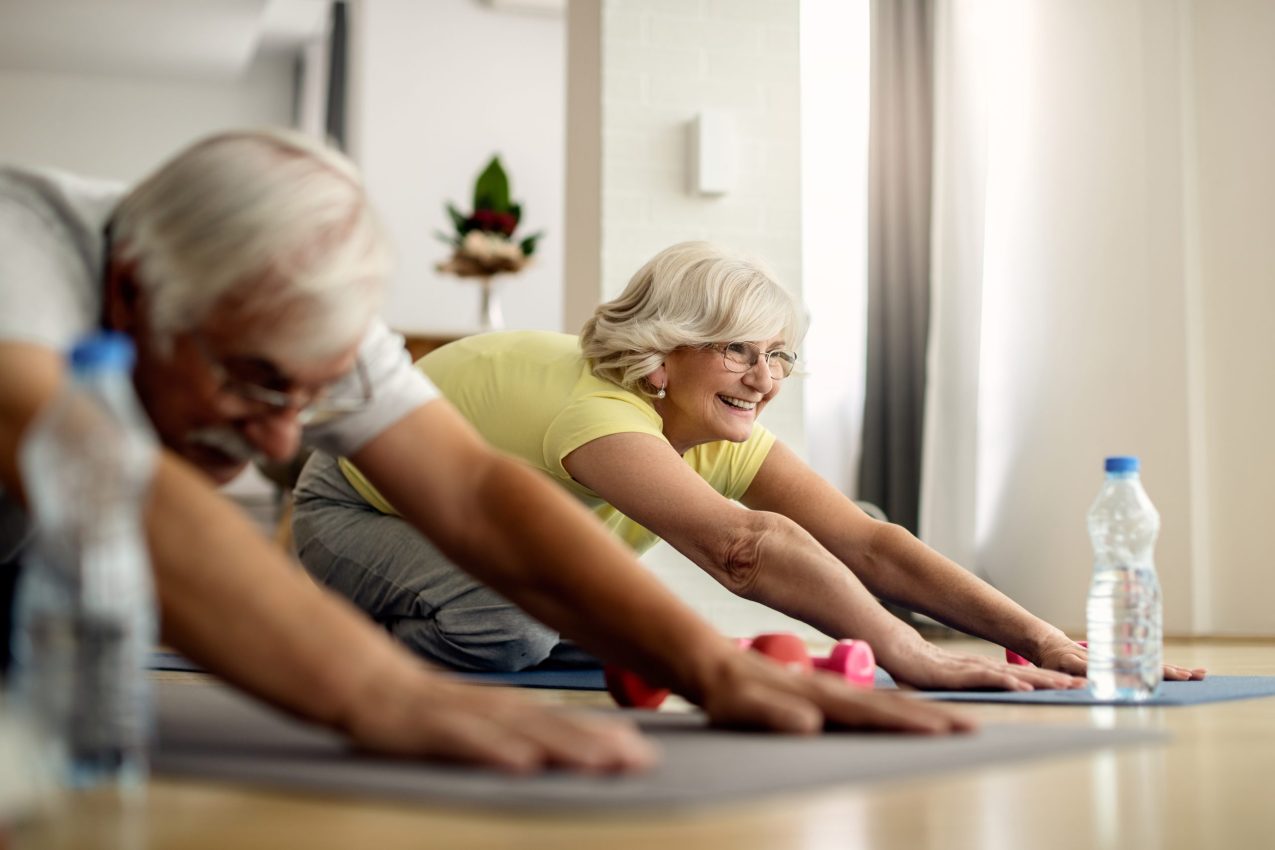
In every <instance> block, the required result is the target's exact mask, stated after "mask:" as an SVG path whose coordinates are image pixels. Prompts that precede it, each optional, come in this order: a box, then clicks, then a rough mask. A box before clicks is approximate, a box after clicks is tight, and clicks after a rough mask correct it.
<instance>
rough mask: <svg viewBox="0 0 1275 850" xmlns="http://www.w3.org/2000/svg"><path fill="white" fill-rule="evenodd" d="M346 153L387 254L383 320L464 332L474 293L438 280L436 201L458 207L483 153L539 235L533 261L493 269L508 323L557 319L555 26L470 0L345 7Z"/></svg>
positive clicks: (560, 59)
mask: <svg viewBox="0 0 1275 850" xmlns="http://www.w3.org/2000/svg"><path fill="white" fill-rule="evenodd" d="M354 21H355V31H356V41H355V43H354V45H353V54H354V56H353V63H354V66H355V67H354V68H353V69H352V80H351V100H352V102H351V104H350V106H351V109H350V118H351V127H350V130H351V152H352V154H353V155H354V157H355V159H356V160H358V162H359V163H360V165H361V166H362V168H363V171H364V174H365V176H366V179H367V186H368V191H369V192H370V194H371V197H372V200H373V203H375V204H376V207H377V209H378V210H379V211H380V213H381V216H382V217H383V219H384V220H385V222H386V223H387V226H388V228H389V230H390V233H391V235H392V237H393V240H394V244H395V249H396V252H397V255H398V270H397V273H396V275H395V277H394V281H393V286H392V288H391V292H390V297H389V300H388V302H387V303H386V306H385V310H384V315H385V317H386V318H387V320H388V321H389V322H390V324H391V325H392V326H393V327H395V328H398V329H400V330H407V331H424V332H455V333H462V332H466V331H473V330H475V329H476V328H477V325H478V288H477V286H476V285H474V284H473V283H470V282H465V281H461V280H459V279H457V278H455V277H449V276H445V275H440V274H438V273H437V272H435V271H434V265H435V263H437V262H439V261H440V260H444V259H446V257H447V256H448V254H449V248H448V247H447V246H446V245H445V244H443V243H442V242H440V241H439V240H438V239H436V238H435V237H434V231H435V230H449V229H450V227H449V223H448V220H447V215H446V213H445V212H444V206H443V205H444V203H445V202H446V201H448V200H450V201H453V202H454V203H455V204H456V205H457V207H458V208H460V209H461V210H462V211H464V212H468V211H469V210H470V209H471V205H472V197H473V188H474V179H475V178H476V177H477V176H478V173H479V172H480V171H481V170H482V169H483V167H484V166H485V165H486V164H487V160H488V159H489V158H490V157H491V155H492V154H494V153H499V154H500V155H501V160H502V162H503V163H504V165H505V169H506V171H507V172H508V173H509V177H510V181H511V186H512V190H513V197H514V199H515V200H517V201H521V202H522V204H523V216H524V217H523V225H522V226H521V227H520V228H519V234H522V233H523V231H524V229H525V230H526V232H527V233H531V232H534V231H536V230H544V231H545V232H546V235H545V237H544V238H543V239H542V240H541V241H540V243H539V246H538V249H537V253H536V260H535V262H534V264H533V265H531V266H530V267H529V268H527V269H525V270H524V271H522V272H521V273H519V274H517V275H514V276H504V277H503V278H499V280H503V281H504V283H503V284H502V286H503V304H504V314H505V320H506V324H507V326H508V327H510V328H545V329H552V330H558V329H561V327H562V319H561V303H562V245H563V238H564V225H563V221H562V215H563V212H562V210H563V193H564V188H563V147H564V141H563V132H564V131H563V115H564V103H565V90H564V86H565V83H564V68H565V61H566V57H565V36H566V31H565V24H564V19H563V18H562V17H560V16H558V17H555V16H538V15H527V14H517V13H509V12H497V11H494V10H492V9H491V8H490V7H488V6H485V5H482V4H480V3H478V2H476V0H429V2H419V0H371V2H363V3H360V4H359V5H358V6H357V7H356V9H355V17H354Z"/></svg>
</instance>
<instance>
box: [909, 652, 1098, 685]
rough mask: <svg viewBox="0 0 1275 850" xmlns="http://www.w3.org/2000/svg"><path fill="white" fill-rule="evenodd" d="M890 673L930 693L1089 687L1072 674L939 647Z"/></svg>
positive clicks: (910, 660) (912, 659)
mask: <svg viewBox="0 0 1275 850" xmlns="http://www.w3.org/2000/svg"><path fill="white" fill-rule="evenodd" d="M890 673H891V674H892V675H894V677H895V678H896V679H898V680H899V681H902V682H906V683H907V684H910V685H913V686H915V687H918V688H924V689H926V690H976V689H993V690H1006V691H1030V690H1038V689H1041V690H1043V689H1049V690H1054V689H1059V690H1066V689H1071V688H1080V687H1084V685H1085V680H1084V679H1082V678H1079V677H1077V676H1073V675H1071V674H1070V673H1064V672H1060V671H1057V670H1047V669H1044V668H1040V667H1027V666H1023V665H1018V664H1007V663H1005V662H1003V661H1000V660H997V659H992V658H984V657H982V656H979V655H966V654H964V653H958V652H950V651H948V650H943V649H939V648H937V647H932V648H931V649H930V650H929V651H928V652H926V653H925V654H924V655H923V656H917V657H915V658H911V659H908V660H907V663H905V664H904V665H902V669H898V670H893V669H892V670H890Z"/></svg>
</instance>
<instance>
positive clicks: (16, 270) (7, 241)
mask: <svg viewBox="0 0 1275 850" xmlns="http://www.w3.org/2000/svg"><path fill="white" fill-rule="evenodd" d="M95 285H97V281H94V280H91V279H89V270H88V269H87V268H86V267H85V261H84V258H83V257H82V256H81V254H80V252H79V251H78V250H77V248H76V246H75V245H74V244H73V243H70V242H69V241H68V239H67V236H66V234H65V233H64V232H61V230H60V228H59V226H58V223H57V222H56V221H51V220H49V219H48V218H46V217H45V216H44V215H42V214H41V212H40V211H39V210H37V209H34V208H32V207H31V206H28V205H26V204H24V203H22V202H21V201H20V199H18V198H15V197H13V196H12V195H6V194H5V193H3V192H0V339H4V340H6V341H10V342H30V343H36V344H38V345H44V346H48V347H49V348H53V349H56V350H58V351H64V350H66V349H68V348H70V346H71V344H72V343H73V342H74V341H75V340H76V338H77V337H79V336H80V335H81V334H82V333H84V331H85V329H86V328H88V327H92V326H93V325H95V324H96V322H97V316H96V312H97V310H98V305H99V304H100V299H99V298H97V297H95V295H96V293H95V292H94V291H93V287H94V286H95Z"/></svg>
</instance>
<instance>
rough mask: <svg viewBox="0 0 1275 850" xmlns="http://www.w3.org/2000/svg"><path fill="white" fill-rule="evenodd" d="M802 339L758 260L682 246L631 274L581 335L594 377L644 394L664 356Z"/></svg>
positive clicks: (788, 298)
mask: <svg viewBox="0 0 1275 850" xmlns="http://www.w3.org/2000/svg"><path fill="white" fill-rule="evenodd" d="M776 335H778V336H782V337H783V340H784V342H785V344H786V345H788V346H789V347H791V348H796V347H797V346H798V345H799V344H800V343H801V338H802V337H803V336H804V335H805V316H804V314H803V312H802V309H801V306H800V305H799V303H798V302H797V300H796V299H795V298H793V296H792V294H791V293H789V292H788V290H786V289H784V287H783V286H781V285H780V284H779V281H778V280H777V279H776V277H775V275H774V274H773V273H772V272H771V271H770V269H769V268H767V267H766V265H765V264H764V263H762V262H761V260H758V259H756V258H754V257H748V256H745V255H743V254H737V253H734V252H733V251H730V250H728V249H726V248H722V247H720V246H718V245H714V244H712V243H709V242H680V243H678V244H676V245H673V246H671V247H668V248H665V249H664V250H663V251H661V252H660V253H658V254H656V255H655V256H654V257H652V258H651V259H650V260H648V261H647V263H646V265H644V266H642V268H640V269H638V270H637V273H636V274H634V275H633V277H632V279H630V280H629V284H628V286H626V287H625V288H624V291H623V292H621V293H620V295H619V297H617V298H615V299H613V300H611V301H608V302H606V303H605V304H602V305H600V306H599V307H598V308H597V309H596V310H595V311H594V313H593V317H592V318H591V319H589V320H588V321H587V322H585V324H584V327H583V329H581V331H580V349H581V351H582V352H583V353H584V356H585V357H586V358H587V359H588V360H589V361H591V363H592V366H593V373H594V374H595V375H597V376H598V377H600V378H604V379H606V380H608V381H612V382H614V383H616V384H619V385H620V386H622V387H624V388H626V389H629V390H636V391H639V392H641V391H643V382H644V381H645V379H646V377H647V376H648V375H650V374H651V373H652V372H654V371H655V370H656V369H658V368H659V367H660V365H661V364H662V363H663V362H664V358H665V357H666V356H667V355H668V354H669V352H671V351H673V350H675V349H678V348H683V347H686V346H691V347H694V346H703V345H710V344H713V343H723V342H760V341H762V340H767V339H770V338H771V337H773V336H776Z"/></svg>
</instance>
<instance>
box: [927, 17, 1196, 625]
mask: <svg viewBox="0 0 1275 850" xmlns="http://www.w3.org/2000/svg"><path fill="white" fill-rule="evenodd" d="M938 5H939V9H940V19H939V22H938V30H937V42H936V98H937V107H936V139H935V148H936V153H935V203H934V214H933V215H934V219H933V220H934V229H933V234H934V235H933V239H934V244H933V253H934V273H933V286H934V291H933V298H934V304H933V313H932V319H931V337H930V362H929V385H928V396H927V422H926V439H925V466H924V474H923V480H922V511H921V535H922V537H923V538H924V539H925V540H927V542H929V543H930V544H931V545H934V546H936V547H937V548H939V549H940V550H942V551H944V552H946V553H948V554H949V555H951V556H953V557H954V558H956V559H957V560H958V561H959V562H961V563H963V564H965V565H966V566H967V567H969V568H971V569H973V570H975V571H976V572H979V573H981V574H983V575H984V576H986V577H987V578H988V579H990V580H991V581H992V582H993V583H995V584H996V585H998V586H999V587H1001V588H1002V589H1003V590H1005V591H1006V592H1007V593H1009V594H1010V595H1011V596H1013V597H1015V598H1017V599H1019V600H1020V601H1021V602H1023V603H1024V604H1026V605H1027V606H1028V607H1029V608H1031V609H1032V610H1034V611H1036V612H1038V613H1040V614H1041V615H1042V616H1045V617H1046V618H1048V619H1051V620H1053V621H1054V622H1056V623H1058V624H1059V625H1061V626H1063V627H1065V628H1071V629H1078V628H1079V627H1081V626H1082V625H1083V622H1084V614H1083V606H1084V597H1085V593H1086V588H1087V585H1088V577H1089V572H1090V555H1089V550H1088V540H1087V537H1086V533H1085V525H1084V519H1085V513H1086V511H1087V508H1088V504H1089V501H1090V500H1091V499H1092V497H1093V495H1094V493H1096V492H1097V489H1098V485H1099V483H1100V481H1101V475H1102V472H1101V462H1102V458H1103V457H1104V456H1105V455H1108V454H1117V453H1127V454H1136V455H1140V456H1141V457H1142V459H1143V464H1144V480H1145V481H1146V483H1147V486H1148V490H1149V491H1150V493H1151V495H1152V498H1153V499H1154V500H1155V502H1156V504H1157V506H1158V507H1159V508H1160V511H1161V514H1162V517H1163V519H1164V530H1163V533H1162V536H1161V545H1160V547H1159V550H1158V561H1159V564H1158V565H1159V567H1160V571H1161V578H1162V581H1163V583H1164V585H1165V598H1166V624H1167V625H1168V626H1169V628H1170V629H1176V630H1181V629H1183V628H1184V627H1186V626H1187V625H1188V623H1189V622H1191V621H1192V606H1193V604H1195V603H1196V602H1197V601H1198V600H1192V598H1191V582H1190V575H1189V570H1190V557H1189V555H1190V551H1189V550H1190V547H1191V543H1192V540H1191V537H1192V531H1191V529H1192V526H1193V523H1194V521H1195V516H1194V510H1195V509H1194V507H1193V505H1192V502H1191V498H1190V494H1191V477H1192V463H1191V458H1192V451H1193V444H1192V442H1191V439H1190V434H1189V426H1190V412H1191V409H1192V406H1193V405H1198V403H1199V401H1198V394H1199V388H1198V386H1197V385H1196V384H1195V383H1194V382H1193V380H1192V376H1191V370H1190V369H1189V368H1188V367H1189V357H1190V355H1191V342H1190V334H1189V327H1188V321H1189V314H1188V305H1189V304H1190V303H1191V301H1192V299H1193V297H1194V294H1193V292H1192V289H1191V287H1192V286H1193V283H1192V281H1193V280H1194V276H1193V274H1192V268H1191V263H1192V252H1191V248H1190V244H1191V239H1192V230H1191V227H1190V221H1191V219H1192V216H1193V215H1194V207H1195V200H1194V196H1193V188H1192V187H1193V183H1192V181H1193V174H1194V161H1193V160H1192V159H1191V156H1190V153H1191V139H1192V138H1193V129H1192V125H1191V122H1192V120H1193V112H1192V102H1191V94H1190V92H1191V88H1190V86H1184V85H1183V80H1184V79H1186V78H1187V74H1188V72H1189V69H1190V26H1189V22H1190V4H1189V2H1186V0H1183V1H1182V2H1160V1H1159V0H1069V2H1024V0H945V2H943V3H940V4H938Z"/></svg>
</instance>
